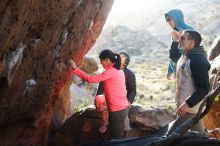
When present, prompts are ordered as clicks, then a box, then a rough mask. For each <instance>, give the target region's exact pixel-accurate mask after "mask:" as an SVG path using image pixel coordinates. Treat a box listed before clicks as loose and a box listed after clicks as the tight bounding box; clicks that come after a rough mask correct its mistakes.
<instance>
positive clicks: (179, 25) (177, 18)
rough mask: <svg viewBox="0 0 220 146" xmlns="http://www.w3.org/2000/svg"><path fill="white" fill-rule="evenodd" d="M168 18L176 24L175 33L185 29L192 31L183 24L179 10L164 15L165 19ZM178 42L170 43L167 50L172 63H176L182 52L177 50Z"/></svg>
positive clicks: (190, 27) (188, 26) (182, 17)
mask: <svg viewBox="0 0 220 146" xmlns="http://www.w3.org/2000/svg"><path fill="white" fill-rule="evenodd" d="M166 16H170V17H171V18H172V20H173V21H174V23H175V24H176V28H175V30H176V31H182V30H186V29H193V28H192V26H190V25H189V24H187V23H185V22H184V15H183V12H182V10H180V9H172V10H170V11H168V12H166V13H165V17H166ZM178 45H179V43H178V42H172V44H171V46H170V50H169V58H170V59H171V60H172V61H173V62H174V63H177V61H178V60H179V58H180V56H181V55H182V52H181V51H180V50H179V49H178Z"/></svg>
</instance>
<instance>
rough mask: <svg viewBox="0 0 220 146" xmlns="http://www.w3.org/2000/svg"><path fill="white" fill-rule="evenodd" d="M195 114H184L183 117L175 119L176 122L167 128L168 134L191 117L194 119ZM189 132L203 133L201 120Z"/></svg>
mask: <svg viewBox="0 0 220 146" xmlns="http://www.w3.org/2000/svg"><path fill="white" fill-rule="evenodd" d="M195 116H196V115H195V114H192V113H186V114H185V115H184V116H182V117H179V118H177V119H176V121H175V122H174V123H173V124H172V125H171V127H169V130H168V132H167V133H168V134H171V133H172V132H173V131H174V130H175V129H176V128H177V127H178V126H180V125H181V124H183V123H184V122H186V121H187V120H190V119H192V118H193V117H195ZM190 130H191V131H197V132H201V133H203V132H204V124H203V120H202V119H201V120H200V121H199V122H198V123H197V124H196V125H195V126H194V127H193V128H192V129H190Z"/></svg>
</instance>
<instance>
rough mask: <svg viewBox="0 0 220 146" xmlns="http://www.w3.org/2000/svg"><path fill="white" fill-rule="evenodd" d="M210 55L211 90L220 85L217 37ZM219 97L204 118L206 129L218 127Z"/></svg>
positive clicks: (219, 118) (219, 48) (218, 43)
mask: <svg viewBox="0 0 220 146" xmlns="http://www.w3.org/2000/svg"><path fill="white" fill-rule="evenodd" d="M212 46H213V47H212V48H211V49H212V50H211V54H210V56H209V59H210V60H212V61H211V71H210V85H211V90H213V89H215V88H216V86H217V85H219V84H220V55H219V54H220V40H219V37H218V38H217V39H216V40H215V42H214V43H213V45H212ZM219 107H220V97H219V96H217V97H216V98H215V101H214V103H213V105H212V107H211V109H210V111H209V113H208V114H207V115H206V116H205V118H204V121H205V127H206V128H207V129H215V128H219V127H220V108H219Z"/></svg>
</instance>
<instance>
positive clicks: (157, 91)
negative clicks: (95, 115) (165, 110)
mask: <svg viewBox="0 0 220 146" xmlns="http://www.w3.org/2000/svg"><path fill="white" fill-rule="evenodd" d="M170 8H180V9H182V10H183V12H184V15H185V19H186V22H188V23H189V24H191V25H192V26H193V27H194V28H195V29H196V30H197V31H199V32H201V34H202V36H203V39H204V40H203V45H204V46H205V47H206V49H207V50H208V49H209V47H210V45H211V43H212V41H213V40H214V38H216V37H217V36H218V35H219V34H220V28H219V26H220V13H219V12H218V11H219V10H220V0H193V1H191V0H184V1H182V0H166V2H165V0H155V7H151V8H149V7H148V9H142V10H137V11H135V12H131V13H128V14H126V15H125V14H123V15H120V14H117V15H116V14H114V13H112V14H110V16H109V18H108V20H107V23H106V26H105V29H104V30H103V32H102V33H101V35H100V37H99V39H98V40H97V42H96V44H95V46H94V47H93V48H92V49H91V50H90V52H89V53H88V55H89V56H92V57H94V58H96V59H97V60H98V57H97V55H98V53H99V52H100V51H101V50H103V49H111V50H113V51H115V52H120V51H126V52H128V53H129V54H130V56H131V63H130V65H129V67H130V68H131V69H132V70H133V71H134V72H135V73H136V76H137V87H138V89H137V90H138V95H137V101H138V103H142V104H144V105H145V106H162V107H171V108H173V107H175V104H174V99H173V95H174V92H175V91H174V83H173V82H172V81H171V82H170V81H167V80H166V68H167V62H168V49H169V46H170V43H171V40H170V36H169V33H170V31H171V29H170V28H169V26H168V24H167V23H166V22H165V20H164V12H165V11H166V10H168V9H170ZM161 99H162V100H161Z"/></svg>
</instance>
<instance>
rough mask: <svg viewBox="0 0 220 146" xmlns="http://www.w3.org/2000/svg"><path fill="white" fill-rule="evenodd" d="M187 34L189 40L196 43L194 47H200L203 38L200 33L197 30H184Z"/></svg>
mask: <svg viewBox="0 0 220 146" xmlns="http://www.w3.org/2000/svg"><path fill="white" fill-rule="evenodd" d="M184 32H185V33H188V34H189V35H188V39H190V40H193V41H194V42H195V45H194V47H198V46H199V45H200V44H201V42H202V37H201V35H200V33H199V32H197V31H195V30H188V29H187V30H184Z"/></svg>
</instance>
